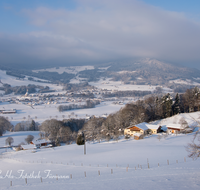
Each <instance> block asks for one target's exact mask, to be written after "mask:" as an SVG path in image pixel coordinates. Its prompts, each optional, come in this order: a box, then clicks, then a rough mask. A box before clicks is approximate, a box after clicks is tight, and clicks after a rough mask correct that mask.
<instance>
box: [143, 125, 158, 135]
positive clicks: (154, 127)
mask: <svg viewBox="0 0 200 190" xmlns="http://www.w3.org/2000/svg"><path fill="white" fill-rule="evenodd" d="M146 126H147V127H148V128H149V129H150V133H151V134H157V133H160V132H162V129H161V128H162V127H161V126H160V125H152V124H146Z"/></svg>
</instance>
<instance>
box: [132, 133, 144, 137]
mask: <svg viewBox="0 0 200 190" xmlns="http://www.w3.org/2000/svg"><path fill="white" fill-rule="evenodd" d="M141 135H142V134H140V133H135V134H134V136H137V137H140V136H141Z"/></svg>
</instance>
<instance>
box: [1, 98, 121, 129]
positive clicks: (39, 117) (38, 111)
mask: <svg viewBox="0 0 200 190" xmlns="http://www.w3.org/2000/svg"><path fill="white" fill-rule="evenodd" d="M69 104H71V103H69ZM62 105H67V104H62ZM58 106H59V104H49V105H38V106H33V108H34V109H33V108H32V107H31V106H28V105H25V104H9V103H1V107H2V108H5V110H11V109H16V110H17V113H15V114H7V115H1V116H5V117H8V119H9V120H10V122H11V123H12V124H14V125H15V124H17V123H19V122H21V121H24V120H25V121H26V120H27V119H28V118H32V119H34V120H35V121H36V122H39V123H42V122H43V121H45V120H47V119H51V118H54V119H58V120H63V119H68V118H69V117H70V118H86V117H88V116H92V115H95V116H102V115H104V114H110V113H114V112H116V111H118V110H119V109H120V108H121V107H123V106H124V105H118V104H117V105H116V104H113V103H112V102H111V101H107V102H102V103H101V104H99V105H97V106H96V107H95V108H89V109H76V110H69V111H64V112H59V111H58V109H57V107H58ZM86 115H87V116H86Z"/></svg>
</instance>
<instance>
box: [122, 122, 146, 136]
mask: <svg viewBox="0 0 200 190" xmlns="http://www.w3.org/2000/svg"><path fill="white" fill-rule="evenodd" d="M148 132H149V128H148V127H147V123H145V122H144V123H140V124H137V125H130V126H129V127H127V128H126V129H124V135H130V136H135V135H136V136H138V135H139V134H140V135H146V134H148Z"/></svg>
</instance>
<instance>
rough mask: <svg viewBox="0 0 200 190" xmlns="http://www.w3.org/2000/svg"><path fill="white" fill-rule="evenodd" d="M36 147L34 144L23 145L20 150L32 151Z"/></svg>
mask: <svg viewBox="0 0 200 190" xmlns="http://www.w3.org/2000/svg"><path fill="white" fill-rule="evenodd" d="M36 148H37V147H36V146H35V145H34V144H25V145H21V149H22V150H33V149H36Z"/></svg>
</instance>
